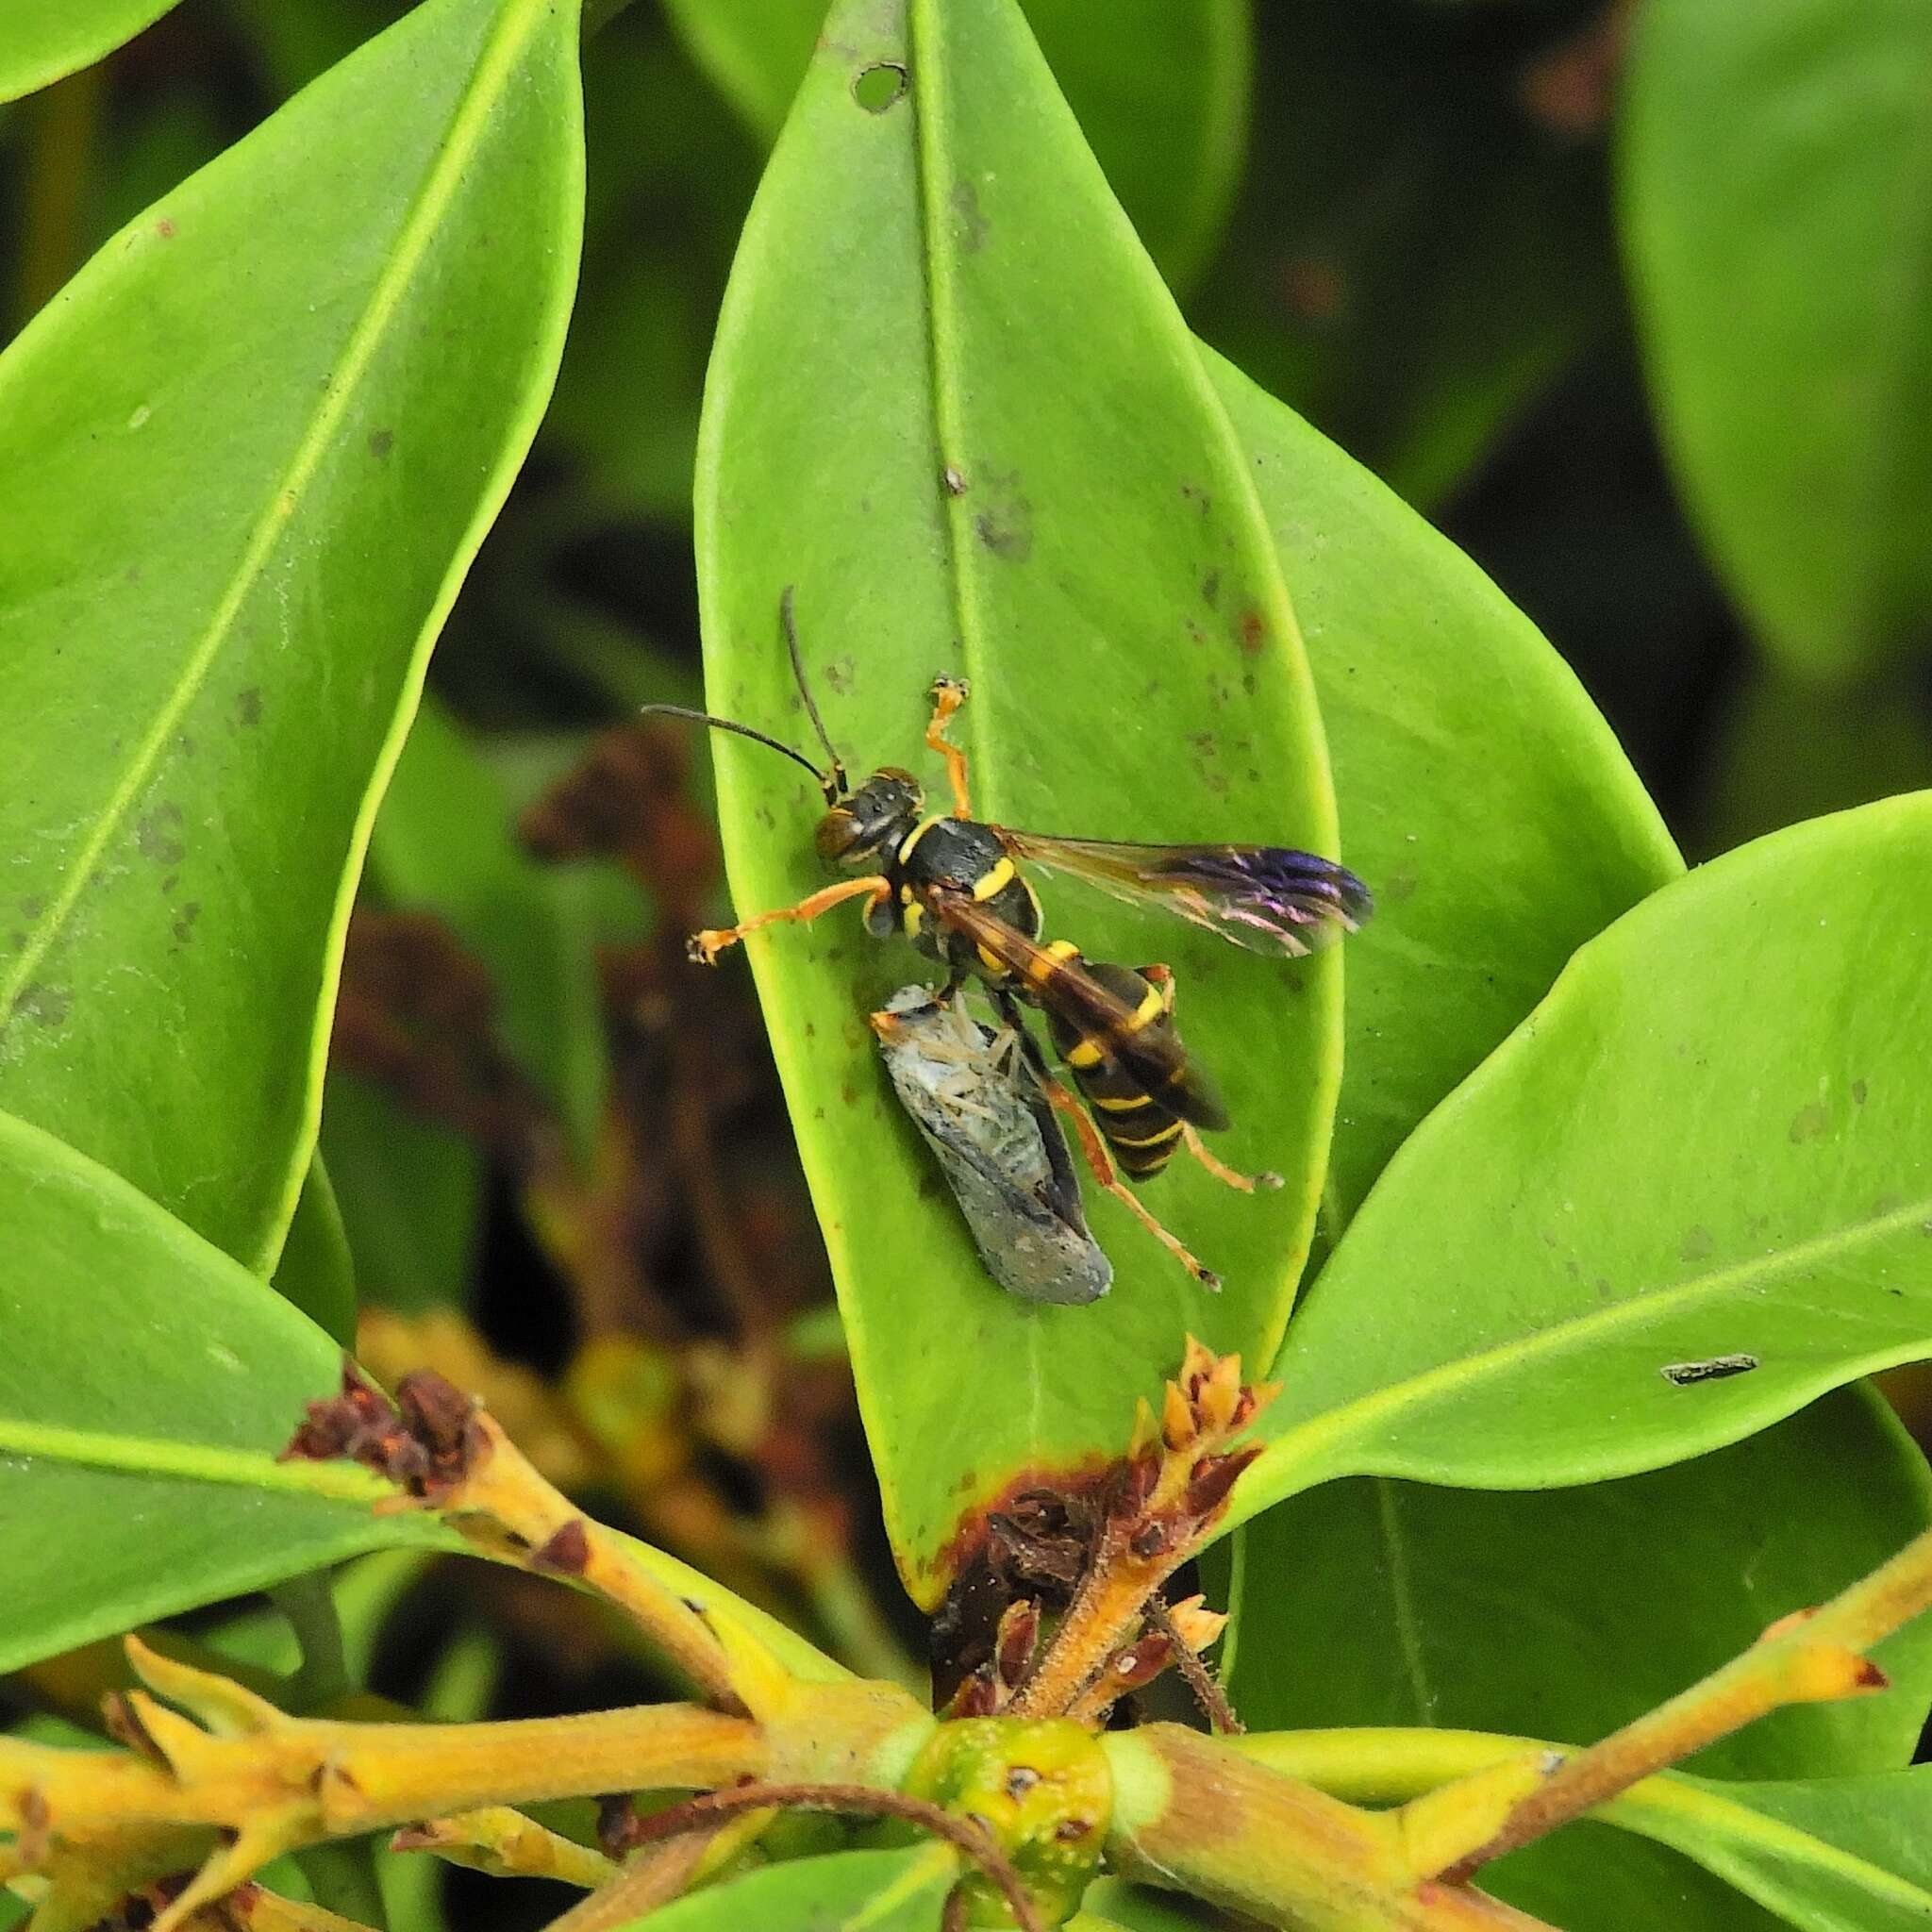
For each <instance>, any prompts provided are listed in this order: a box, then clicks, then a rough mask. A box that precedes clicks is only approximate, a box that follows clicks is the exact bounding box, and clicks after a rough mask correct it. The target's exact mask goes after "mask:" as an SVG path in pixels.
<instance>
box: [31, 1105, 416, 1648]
mask: <svg viewBox="0 0 1932 1932" xmlns="http://www.w3.org/2000/svg"><path fill="white" fill-rule="evenodd" d="M0 1225H4V1226H5V1227H6V1229H7V1258H6V1264H5V1268H4V1271H0V1334H4V1335H5V1336H6V1337H7V1347H6V1349H5V1350H4V1351H0V1536H4V1537H5V1539H6V1543H7V1547H8V1549H10V1550H13V1551H15V1552H16V1553H18V1559H17V1560H16V1562H15V1563H14V1565H13V1568H12V1574H11V1580H10V1581H9V1583H8V1589H7V1591H5V1593H4V1596H0V1671H8V1670H13V1669H17V1668H18V1667H19V1666H20V1665H22V1664H24V1663H29V1662H31V1661H32V1660H33V1659H34V1658H36V1657H49V1656H52V1655H54V1654H55V1653H57V1652H58V1651H62V1650H67V1649H71V1648H72V1647H73V1646H74V1645H75V1644H78V1643H85V1642H87V1641H90V1640H92V1639H93V1638H96V1637H101V1636H105V1635H107V1634H108V1633H109V1632H112V1631H116V1630H124V1629H126V1628H127V1627H129V1626H130V1625H132V1624H139V1623H143V1622H145V1621H147V1620H149V1619H151V1618H154V1617H162V1616H167V1615H170V1614H171V1613H173V1612H174V1611H176V1610H181V1609H186V1608H189V1607H192V1606H193V1605H196V1604H201V1603H207V1602H208V1601H210V1600H211V1599H213V1598H216V1597H222V1596H232V1595H235V1594H237V1593H238V1592H240V1591H248V1590H258V1589H260V1588H262V1587H264V1586H265V1585H268V1584H271V1583H276V1582H279V1581H280V1580H281V1579H282V1578H284V1577H287V1576H292V1575H296V1574H300V1573H301V1572H303V1571H306V1570H313V1569H316V1568H318V1567H319V1566H321V1565H323V1564H325V1563H330V1562H334V1561H337V1560H339V1559H340V1558H341V1557H348V1556H353V1555H355V1554H356V1553H357V1552H358V1551H360V1550H366V1549H373V1548H375V1547H376V1546H377V1545H379V1544H383V1543H402V1542H418V1543H420V1542H425V1541H439V1540H445V1541H446V1539H442V1538H441V1532H440V1531H439V1530H438V1528H437V1526H436V1525H435V1524H432V1523H430V1522H428V1521H426V1520H425V1519H423V1518H420V1517H408V1516H390V1517H386V1518H382V1519H377V1518H375V1517H373V1516H372V1515H371V1514H370V1510H369V1503H370V1499H371V1498H373V1497H375V1496H376V1495H379V1494H381V1493H382V1492H383V1490H384V1485H382V1484H381V1483H380V1482H378V1481H377V1480H376V1479H375V1477H373V1476H371V1475H369V1474H366V1473H365V1472H363V1471H361V1470H358V1469H356V1468H353V1467H350V1466H347V1465H340V1464H328V1465H323V1464H317V1463H283V1462H277V1461H276V1460H275V1454H276V1452H277V1451H278V1450H279V1449H280V1448H281V1447H282V1445H283V1444H284V1443H285V1442H287V1441H288V1440H289V1438H290V1436H291V1434H292V1433H293V1432H294V1429H295V1425H296V1424H298V1423H299V1422H300V1421H301V1419H302V1408H303V1405H304V1404H305V1403H307V1402H308V1401H311V1400H313V1399H314V1398H316V1397H318V1396H325V1395H330V1394H333V1393H334V1392H335V1390H336V1387H337V1384H338V1382H339V1381H340V1378H341V1350H340V1349H339V1348H338V1347H337V1346H336V1344H335V1343H334V1342H333V1341H330V1340H329V1338H328V1337H327V1336H326V1335H325V1334H324V1333H323V1332H322V1330H321V1329H320V1328H318V1327H316V1326H315V1325H314V1324H313V1323H311V1322H309V1321H308V1320H307V1319H306V1318H305V1317H304V1316H302V1315H300V1314H298V1313H297V1312H296V1311H295V1310H294V1309H293V1308H292V1307H290V1306H289V1304H288V1303H287V1302H285V1301H283V1300H282V1299H281V1298H280V1297H279V1296H278V1295H275V1294H271V1293H270V1292H268V1291H267V1290H266V1289H265V1288H264V1287H263V1286H262V1284H261V1282H260V1281H259V1280H258V1279H257V1278H256V1276H254V1275H253V1274H249V1273H248V1272H247V1271H246V1270H245V1269H243V1268H242V1267H241V1266H240V1265H239V1264H237V1263H236V1262H234V1261H232V1260H230V1259H229V1258H228V1257H226V1256H225V1255H224V1254H222V1253H221V1251H220V1250H219V1249H217V1248H214V1247H211V1246H210V1245H209V1244H208V1242H207V1241H203V1240H202V1238H201V1237H200V1236H199V1235H197V1234H194V1233H193V1232H192V1231H191V1230H190V1229H189V1228H187V1227H186V1226H184V1225H183V1224H181V1223H179V1222H178V1221H175V1219H174V1218H173V1217H172V1216H170V1215H168V1214H166V1213H164V1212H163V1211H162V1210H161V1209H160V1208H157V1207H156V1206H155V1205H154V1203H153V1202H151V1201H149V1200H147V1199H145V1198H144V1197H143V1196H142V1195H141V1194H139V1193H137V1192H136V1191H134V1189H132V1188H131V1187H129V1186H128V1185H127V1183H126V1182H125V1181H123V1180H121V1179H120V1178H118V1177H117V1176H116V1175H114V1174H109V1173H108V1171H107V1170H106V1169H105V1168H102V1167H99V1166H97V1165H96V1164H94V1163H93V1162H92V1161H90V1160H88V1159H86V1158H83V1157H82V1156H80V1155H77V1154H75V1152H74V1151H73V1150H72V1149H71V1148H68V1147H64V1146H62V1145H61V1144H60V1142H58V1141H56V1140H54V1139H52V1138H51V1137H50V1136H49V1135H47V1134H45V1133H43V1132H42V1130H41V1129H40V1128H38V1127H35V1126H31V1125H29V1124H26V1123H25V1122H23V1121H17V1120H14V1119H12V1118H11V1117H9V1116H0Z"/></svg>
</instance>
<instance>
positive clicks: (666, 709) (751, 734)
mask: <svg viewBox="0 0 1932 1932" xmlns="http://www.w3.org/2000/svg"><path fill="white" fill-rule="evenodd" d="M638 715H639V717H641V718H683V719H685V720H686V721H688V722H689V723H691V724H708V725H709V726H710V728H711V729H712V730H713V731H730V732H735V733H736V734H737V735H738V736H739V737H740V738H748V739H750V740H751V741H752V742H753V743H755V744H768V745H770V746H771V747H772V749H773V750H774V751H779V752H783V753H784V754H785V756H786V757H787V758H790V759H791V761H792V763H793V764H796V765H803V766H804V767H805V769H806V770H807V771H808V772H809V773H810V774H812V776H813V777H814V778H816V779H817V780H818V786H819V790H820V791H823V792H824V794H825V796H826V797H827V798H830V797H832V795H833V792H832V789H831V787H832V780H831V779H830V778H828V777H827V776H826V775H825V774H824V773H823V772H822V771H820V770H819V768H818V767H817V766H816V765H815V764H813V763H812V761H811V760H810V759H809V758H807V757H806V755H805V754H804V753H803V752H802V751H793V750H792V748H791V746H790V745H789V744H784V743H781V742H780V741H778V740H777V739H775V738H768V737H767V736H766V735H765V734H764V733H763V732H762V731H754V730H753V729H752V727H751V726H750V725H749V724H739V723H737V721H736V720H734V719H731V718H714V717H713V716H712V715H711V714H710V712H708V711H691V710H687V709H686V708H684V706H682V705H641V706H639V708H638ZM844 775H845V774H844V773H843V772H842V771H841V772H840V773H839V774H838V776H839V779H840V782H841V789H842V784H843V780H844Z"/></svg>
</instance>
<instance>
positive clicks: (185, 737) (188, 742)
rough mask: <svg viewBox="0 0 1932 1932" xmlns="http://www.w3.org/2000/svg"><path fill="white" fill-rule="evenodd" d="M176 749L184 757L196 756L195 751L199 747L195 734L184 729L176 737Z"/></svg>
mask: <svg viewBox="0 0 1932 1932" xmlns="http://www.w3.org/2000/svg"><path fill="white" fill-rule="evenodd" d="M198 749H199V747H198V746H197V745H196V743H195V741H194V736H193V734H192V732H188V731H184V732H182V733H181V735H180V736H179V737H178V738H177V739H175V750H176V751H178V752H179V753H180V754H181V756H182V757H183V758H192V757H193V756H194V754H195V752H196V751H197V750H198Z"/></svg>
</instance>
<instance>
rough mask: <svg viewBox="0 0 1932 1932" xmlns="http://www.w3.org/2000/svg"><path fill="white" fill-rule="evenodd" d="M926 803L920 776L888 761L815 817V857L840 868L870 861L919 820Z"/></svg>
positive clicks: (858, 869) (861, 866)
mask: <svg viewBox="0 0 1932 1932" xmlns="http://www.w3.org/2000/svg"><path fill="white" fill-rule="evenodd" d="M924 807H925V793H924V791H921V790H920V787H919V780H918V779H917V778H915V777H914V776H913V775H912V774H911V773H910V772H902V771H900V770H899V768H898V767H897V766H896V765H888V766H886V767H885V769H884V770H882V771H877V772H874V774H872V776H871V777H870V778H868V779H867V780H866V781H865V783H864V784H863V785H861V786H860V787H859V788H858V791H855V792H853V793H852V795H851V796H850V797H849V798H845V799H841V800H840V801H839V802H838V803H836V804H834V805H833V807H832V808H831V809H830V810H829V811H828V812H826V814H825V815H824V818H822V819H821V820H820V821H819V828H818V833H817V835H816V840H815V842H816V844H817V846H818V849H819V857H820V858H822V859H824V862H825V863H826V864H827V865H834V866H837V867H839V868H840V870H841V871H843V872H862V871H864V870H865V868H866V867H868V866H874V865H876V864H877V863H878V861H879V858H880V856H881V854H883V853H886V852H888V851H890V850H891V848H892V847H894V846H896V845H897V844H898V843H899V841H901V840H902V839H904V838H905V836H906V835H907V833H908V832H909V831H911V829H912V828H913V826H914V825H916V824H918V823H919V814H920V812H921V811H922V810H924Z"/></svg>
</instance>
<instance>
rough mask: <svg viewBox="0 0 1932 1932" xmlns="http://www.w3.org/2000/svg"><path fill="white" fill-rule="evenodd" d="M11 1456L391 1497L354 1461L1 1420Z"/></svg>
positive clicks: (331, 1497) (4, 1449)
mask: <svg viewBox="0 0 1932 1932" xmlns="http://www.w3.org/2000/svg"><path fill="white" fill-rule="evenodd" d="M9 1456H11V1457H25V1459H26V1460H28V1461H31V1462H62V1463H67V1464H70V1465H72V1466H75V1467H78V1468H84V1469H97V1470H103V1471H108V1472H110V1473H114V1474H125V1475H148V1476H158V1477H163V1478H170V1479H179V1480H183V1481H188V1482H202V1483H219V1484H224V1485H225V1486H227V1487H229V1488H239V1489H250V1490H268V1491H275V1492H277V1493H279V1494H282V1495H305V1496H313V1497H316V1498H318V1499H319V1500H322V1501H325V1502H336V1503H359V1504H363V1505H365V1506H366V1505H368V1504H370V1503H373V1502H375V1501H377V1500H378V1499H380V1498H383V1497H393V1496H394V1495H395V1493H396V1491H395V1490H394V1489H393V1487H392V1486H391V1484H389V1483H386V1482H384V1481H383V1480H382V1478H381V1477H380V1476H377V1475H375V1474H372V1473H371V1472H369V1471H368V1470H365V1469H360V1468H358V1467H357V1466H356V1465H355V1464H353V1463H347V1462H310V1461H291V1462H279V1461H277V1460H276V1459H275V1457H273V1456H271V1455H269V1454H268V1452H267V1451H266V1450H262V1449H232V1448H226V1447H224V1446H222V1445H220V1444H218V1443H212V1442H182V1441H169V1440H167V1439H165V1438H160V1437H154V1436H130V1435H122V1434H119V1433H117V1432H115V1431H112V1430H106V1429H75V1428H68V1427H66V1426H64V1425H63V1424H58V1423H33V1422H24V1421H21V1420H19V1419H17V1418H15V1417H11V1416H6V1417H0V1457H9Z"/></svg>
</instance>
